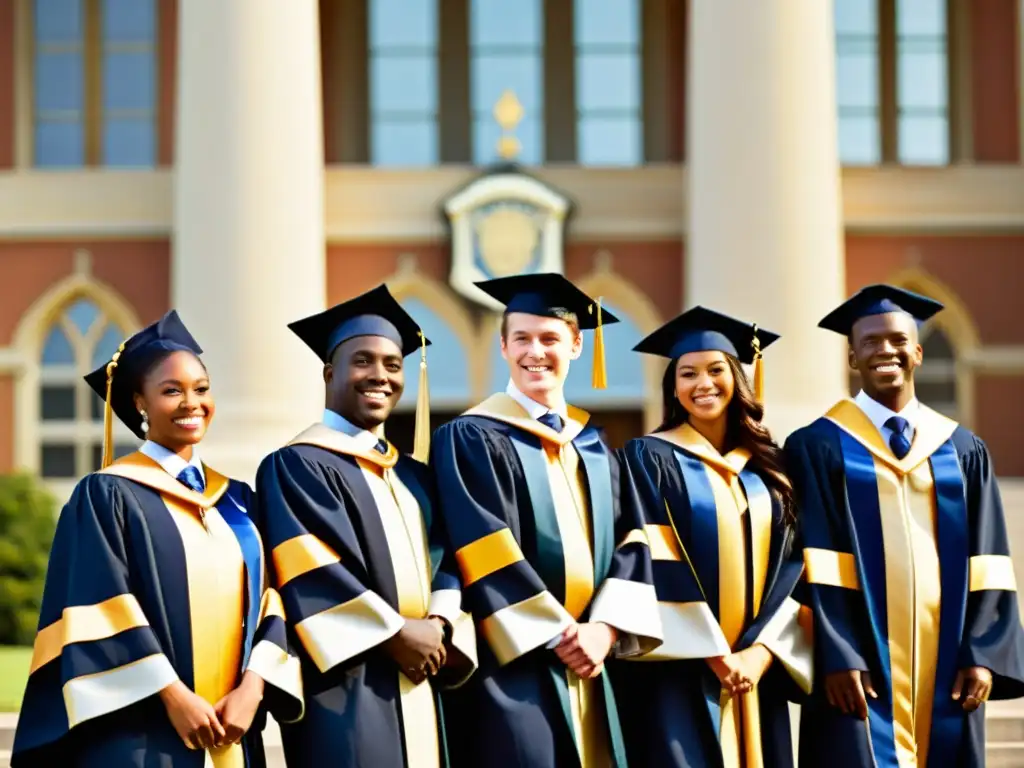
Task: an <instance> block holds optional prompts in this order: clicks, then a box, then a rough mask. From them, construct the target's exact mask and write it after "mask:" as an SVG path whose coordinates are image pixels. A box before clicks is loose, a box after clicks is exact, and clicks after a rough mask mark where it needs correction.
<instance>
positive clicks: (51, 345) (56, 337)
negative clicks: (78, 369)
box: [43, 325, 75, 365]
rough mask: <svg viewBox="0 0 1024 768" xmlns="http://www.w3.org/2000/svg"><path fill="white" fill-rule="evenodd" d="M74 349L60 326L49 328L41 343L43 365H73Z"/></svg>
mask: <svg viewBox="0 0 1024 768" xmlns="http://www.w3.org/2000/svg"><path fill="white" fill-rule="evenodd" d="M74 364H75V350H74V349H72V347H71V342H70V341H68V337H67V335H65V333H64V331H63V330H62V329H61V327H60V326H58V325H55V326H53V328H51V329H50V333H49V335H48V336H47V337H46V342H45V343H44V344H43V365H74Z"/></svg>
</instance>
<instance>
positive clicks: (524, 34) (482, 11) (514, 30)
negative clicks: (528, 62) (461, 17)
mask: <svg viewBox="0 0 1024 768" xmlns="http://www.w3.org/2000/svg"><path fill="white" fill-rule="evenodd" d="M469 30H470V32H469V39H470V44H471V45H472V46H474V47H476V46H528V47H537V46H540V45H541V41H542V39H543V37H544V33H543V12H542V4H541V0H472V2H471V4H470V7H469Z"/></svg>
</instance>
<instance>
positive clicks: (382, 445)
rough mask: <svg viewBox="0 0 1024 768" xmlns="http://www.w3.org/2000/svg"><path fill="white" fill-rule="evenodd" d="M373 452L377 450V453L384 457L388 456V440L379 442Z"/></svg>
mask: <svg viewBox="0 0 1024 768" xmlns="http://www.w3.org/2000/svg"><path fill="white" fill-rule="evenodd" d="M373 450H375V451H376V452H377V453H379V454H381V455H382V456H384V455H386V454H387V452H388V441H387V440H378V441H377V444H376V445H375V446H373Z"/></svg>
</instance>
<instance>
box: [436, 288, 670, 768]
mask: <svg viewBox="0 0 1024 768" xmlns="http://www.w3.org/2000/svg"><path fill="white" fill-rule="evenodd" d="M477 285H478V286H479V287H480V288H482V289H483V290H484V291H486V292H487V293H488V294H490V295H491V296H493V297H494V298H495V299H497V300H498V301H499V302H501V303H502V304H504V305H505V307H506V310H505V314H504V317H503V319H502V330H501V350H502V354H503V356H504V357H505V359H506V360H507V361H508V366H509V372H510V381H509V384H508V388H507V389H506V391H505V392H501V393H499V394H496V395H493V396H491V397H489V398H488V399H487V400H485V401H484V402H483V403H481V404H480V405H478V406H476V407H475V408H472V409H471V410H469V411H468V412H467V413H465V414H464V415H462V416H460V417H458V418H456V419H455V420H454V421H452V422H450V423H449V424H447V425H445V426H444V427H442V428H441V429H439V430H438V431H437V433H436V434H435V437H434V446H433V454H432V457H431V459H432V465H433V466H434V467H435V471H436V474H437V481H438V492H439V498H440V503H441V509H442V513H443V515H444V518H445V524H446V528H447V530H448V534H449V536H450V538H451V541H452V548H453V549H454V550H455V558H456V560H457V561H458V564H459V569H460V571H461V574H462V583H463V589H464V594H465V596H466V603H467V605H468V606H469V608H470V610H471V611H472V612H473V616H474V618H475V620H476V622H477V627H478V631H479V635H480V636H481V637H482V639H483V640H485V641H486V643H484V642H481V658H480V671H479V672H478V674H477V675H476V676H475V677H474V679H473V680H472V681H470V683H469V684H468V685H467V686H466V688H465V689H464V690H462V691H460V692H459V693H458V696H456V697H452V703H453V705H454V706H455V707H456V709H457V711H458V712H459V714H458V715H457V716H453V717H452V718H450V719H449V733H450V734H451V740H452V743H453V744H455V745H457V746H458V749H459V755H458V757H459V764H460V765H463V766H467V768H476V767H477V766H482V765H487V766H494V767H495V768H512V767H513V766H515V767H518V766H521V767H522V768H555V767H556V766H557V767H558V768H563V767H564V766H574V765H575V766H582V768H605V767H606V766H612V765H614V766H618V767H619V768H624V766H625V765H626V762H625V761H626V758H625V749H624V745H623V743H622V734H621V731H620V729H619V720H618V712H617V708H616V704H615V697H614V695H613V693H612V690H611V686H610V684H609V682H608V677H607V675H605V674H604V663H605V659H606V658H607V657H608V656H609V654H610V653H612V652H613V650H614V651H617V652H618V653H621V654H628V653H635V652H640V651H643V650H649V649H650V648H652V647H654V646H655V645H657V643H659V642H660V638H661V627H660V621H659V619H658V612H657V602H656V597H655V594H654V588H653V585H652V583H651V564H650V550H649V547H648V544H647V540H646V537H645V536H644V534H643V531H642V522H641V520H640V517H639V510H638V508H637V500H636V497H635V491H634V490H633V489H632V486H631V485H630V484H629V482H628V478H627V477H626V476H625V475H624V474H623V473H622V472H621V470H620V467H619V464H618V462H617V460H616V459H615V457H614V456H613V455H612V454H611V452H610V451H609V450H608V448H607V447H606V446H605V444H604V442H603V439H602V437H601V434H600V432H599V431H598V429H597V428H595V427H594V426H593V425H592V424H590V417H589V415H588V414H587V413H585V412H584V411H581V410H579V409H578V408H573V407H572V406H568V405H567V404H566V403H565V398H564V395H563V386H564V382H565V377H566V374H567V372H568V369H569V364H570V361H571V360H573V359H575V358H577V357H578V356H579V355H580V352H581V349H582V335H581V329H596V330H595V332H596V334H597V338H596V339H595V348H596V350H595V351H596V354H595V357H597V358H598V362H597V364H596V365H595V371H596V372H597V373H598V376H599V377H600V374H601V373H602V372H603V360H602V359H601V357H602V355H603V347H602V346H601V333H602V331H601V326H602V324H607V323H613V322H617V319H616V318H615V317H614V316H612V315H611V313H608V312H603V311H602V309H601V307H600V304H599V303H598V302H595V301H594V300H593V299H591V298H590V297H589V296H587V295H586V294H584V293H583V292H582V291H580V290H579V289H578V288H576V287H575V286H574V285H573V284H572V283H570V282H569V281H568V280H566V279H565V278H564V277H562V276H561V275H557V274H539V275H529V276H515V277H508V278H501V279H497V280H491V281H488V282H484V283H477ZM596 383H597V384H598V385H601V386H603V382H601V381H597V382H596Z"/></svg>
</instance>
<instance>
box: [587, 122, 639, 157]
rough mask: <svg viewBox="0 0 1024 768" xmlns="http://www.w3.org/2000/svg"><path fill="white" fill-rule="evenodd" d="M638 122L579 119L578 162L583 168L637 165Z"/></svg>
mask: <svg viewBox="0 0 1024 768" xmlns="http://www.w3.org/2000/svg"><path fill="white" fill-rule="evenodd" d="M640 144H641V136H640V121H639V120H638V119H637V118H635V117H607V118H606V117H593V118H587V117H583V118H581V119H580V122H579V150H578V152H579V161H580V163H581V164H583V165H639V164H640V162H641V161H642V157H641V154H642V152H641V146H640Z"/></svg>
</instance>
